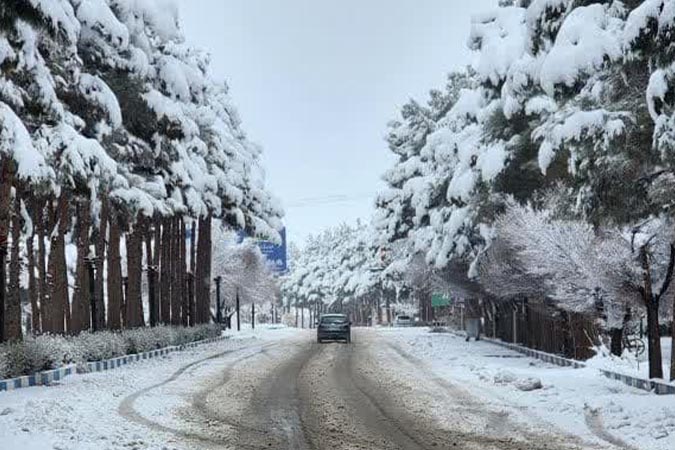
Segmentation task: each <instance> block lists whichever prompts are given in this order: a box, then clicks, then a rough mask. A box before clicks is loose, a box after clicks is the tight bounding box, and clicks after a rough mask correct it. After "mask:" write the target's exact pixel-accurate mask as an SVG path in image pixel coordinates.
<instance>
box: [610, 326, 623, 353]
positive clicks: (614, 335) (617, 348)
mask: <svg viewBox="0 0 675 450" xmlns="http://www.w3.org/2000/svg"><path fill="white" fill-rule="evenodd" d="M609 336H610V351H611V353H612V355H616V356H621V354H622V353H623V328H612V329H611V330H609Z"/></svg>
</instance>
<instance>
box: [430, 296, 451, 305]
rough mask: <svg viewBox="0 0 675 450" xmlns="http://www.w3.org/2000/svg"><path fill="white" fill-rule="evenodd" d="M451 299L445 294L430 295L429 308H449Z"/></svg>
mask: <svg viewBox="0 0 675 450" xmlns="http://www.w3.org/2000/svg"><path fill="white" fill-rule="evenodd" d="M451 303H452V299H451V298H450V297H448V296H447V295H445V294H438V293H436V294H432V295H431V306H432V308H441V307H443V306H450V304H451Z"/></svg>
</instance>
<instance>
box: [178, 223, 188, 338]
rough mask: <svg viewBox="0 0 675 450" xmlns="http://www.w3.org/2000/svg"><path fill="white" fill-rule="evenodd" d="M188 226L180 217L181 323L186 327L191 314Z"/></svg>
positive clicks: (179, 272) (179, 273)
mask: <svg viewBox="0 0 675 450" xmlns="http://www.w3.org/2000/svg"><path fill="white" fill-rule="evenodd" d="M186 231H187V230H186V228H185V221H184V220H183V219H182V218H181V219H180V246H179V252H180V258H179V259H178V261H179V264H178V285H179V286H180V295H181V302H182V307H181V311H182V314H181V324H182V325H183V326H184V327H187V326H188V325H189V324H190V323H189V315H190V297H189V293H188V290H187V288H186V282H187V274H186V272H187V261H186V258H187V257H186V255H185V251H186V248H185V233H186Z"/></svg>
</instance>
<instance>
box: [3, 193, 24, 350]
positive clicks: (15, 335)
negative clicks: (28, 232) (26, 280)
mask: <svg viewBox="0 0 675 450" xmlns="http://www.w3.org/2000/svg"><path fill="white" fill-rule="evenodd" d="M13 209H14V214H13V215H12V246H11V247H10V261H9V289H8V290H7V291H8V292H7V306H6V311H5V338H6V340H7V341H18V340H21V338H22V337H23V332H22V330H21V286H20V284H19V276H20V275H21V256H20V254H19V249H20V246H19V241H20V240H21V228H22V227H23V219H22V217H21V197H20V195H19V190H18V189H17V190H16V195H15V196H14V205H13Z"/></svg>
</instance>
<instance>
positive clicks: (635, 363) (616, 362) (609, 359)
mask: <svg viewBox="0 0 675 450" xmlns="http://www.w3.org/2000/svg"><path fill="white" fill-rule="evenodd" d="M645 342H647V338H646V337H645ZM671 346H672V340H671V339H670V337H667V338H661V351H662V353H663V375H664V376H665V377H666V380H667V379H668V375H669V374H670V355H671V352H672V349H671ZM648 357H649V354H648V353H647V350H646V349H645V351H644V352H643V353H642V354H641V355H638V356H636V355H635V354H634V353H631V352H630V351H628V350H626V351H624V353H623V355H622V356H621V358H617V357H616V356H614V355H612V354H611V353H610V351H609V349H607V348H606V347H601V348H599V349H598V354H597V356H595V357H594V358H591V359H589V360H588V361H586V364H587V365H588V366H590V367H596V368H598V369H605V370H612V371H614V372H618V373H623V374H626V375H631V376H637V377H641V378H649V362H648Z"/></svg>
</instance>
